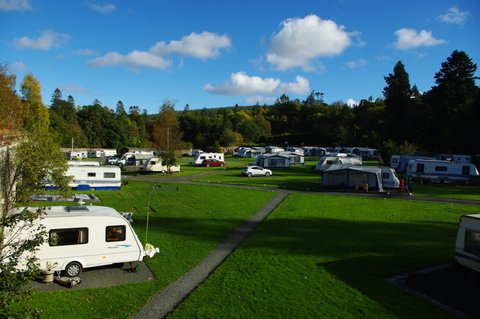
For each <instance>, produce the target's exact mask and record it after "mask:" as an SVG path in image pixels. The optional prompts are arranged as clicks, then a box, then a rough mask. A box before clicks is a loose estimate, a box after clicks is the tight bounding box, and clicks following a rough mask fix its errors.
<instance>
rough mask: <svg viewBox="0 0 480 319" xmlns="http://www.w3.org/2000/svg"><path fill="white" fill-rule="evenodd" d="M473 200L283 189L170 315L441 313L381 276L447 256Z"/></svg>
mask: <svg viewBox="0 0 480 319" xmlns="http://www.w3.org/2000/svg"><path fill="white" fill-rule="evenodd" d="M476 212H478V208H477V207H470V206H462V205H453V204H441V203H423V202H413V201H401V200H383V199H376V198H375V199H373V198H354V197H348V196H341V197H339V196H333V195H305V194H292V195H290V196H289V197H288V198H287V199H286V200H285V201H284V202H283V203H282V204H281V205H280V206H279V207H278V208H277V209H276V210H275V211H274V212H273V213H272V214H271V215H270V216H269V218H268V219H267V220H266V221H265V222H264V223H263V224H262V225H261V226H260V227H259V229H258V230H257V231H256V233H255V234H254V235H253V236H252V237H250V238H249V239H248V240H247V241H245V242H244V243H243V244H242V245H241V247H240V248H239V249H238V250H237V251H236V252H235V253H234V254H233V255H232V256H231V257H229V258H228V259H227V261H226V262H225V263H224V264H223V265H222V266H221V267H220V268H219V269H218V270H217V271H216V272H215V273H214V274H213V275H212V276H211V277H210V278H209V279H208V280H207V281H206V282H205V283H204V284H202V285H201V286H200V287H199V288H198V289H197V290H196V291H195V292H194V293H193V294H192V295H191V296H190V297H189V298H188V299H187V300H185V301H184V302H183V303H182V304H181V305H180V307H179V308H177V310H175V312H174V313H173V314H172V316H171V317H172V318H286V317H288V318H449V317H451V316H450V315H449V314H448V313H446V312H444V311H442V310H439V308H436V307H434V306H432V305H430V304H428V303H426V302H424V301H422V300H420V299H417V298H415V297H413V296H411V295H409V294H408V293H406V292H404V291H403V290H401V289H399V288H397V287H394V286H392V285H391V284H389V283H387V282H386V281H385V280H384V278H385V277H388V276H392V275H395V274H398V273H403V272H407V271H411V270H417V269H420V268H423V267H428V266H433V265H437V264H441V263H446V262H451V261H452V260H453V251H454V241H455V235H456V228H457V224H458V220H459V216H460V215H462V214H468V213H476Z"/></svg>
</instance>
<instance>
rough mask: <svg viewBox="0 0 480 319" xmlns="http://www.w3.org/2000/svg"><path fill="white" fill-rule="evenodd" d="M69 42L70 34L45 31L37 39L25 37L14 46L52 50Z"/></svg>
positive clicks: (15, 42)
mask: <svg viewBox="0 0 480 319" xmlns="http://www.w3.org/2000/svg"><path fill="white" fill-rule="evenodd" d="M68 40H70V36H69V35H68V34H64V33H57V32H55V31H52V30H45V31H43V32H42V34H41V35H40V36H39V37H38V38H36V39H34V38H30V37H26V36H25V37H21V38H20V39H15V40H14V44H15V45H16V46H17V47H19V48H23V49H36V50H50V49H52V48H56V47H60V46H62V45H63V44H65V43H66V42H68Z"/></svg>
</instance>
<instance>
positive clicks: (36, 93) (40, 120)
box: [20, 73, 50, 131]
mask: <svg viewBox="0 0 480 319" xmlns="http://www.w3.org/2000/svg"><path fill="white" fill-rule="evenodd" d="M20 91H21V92H22V98H23V102H24V103H25V105H26V108H27V117H26V121H25V127H26V129H27V130H28V131H33V130H42V131H47V130H48V128H49V125H50V120H49V116H48V109H47V107H46V106H45V105H44V104H43V101H42V94H41V87H40V82H38V80H37V79H36V78H35V77H34V76H33V74H31V73H28V74H27V75H25V77H24V78H23V81H22V83H21V85H20Z"/></svg>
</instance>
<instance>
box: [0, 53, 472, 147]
mask: <svg viewBox="0 0 480 319" xmlns="http://www.w3.org/2000/svg"><path fill="white" fill-rule="evenodd" d="M6 69H7V68H6V67H3V68H2V69H1V71H2V72H0V73H1V76H2V79H1V80H2V88H1V90H2V91H1V92H0V121H2V123H1V125H2V127H3V130H4V131H5V128H6V129H8V127H11V126H12V120H11V119H10V122H9V118H8V114H9V113H8V112H11V108H12V106H11V104H8V105H7V104H5V103H10V102H8V101H9V99H12V98H14V97H12V96H11V95H16V92H14V91H12V83H11V82H12V81H14V76H12V75H7V74H6ZM476 69H477V65H476V64H474V63H473V62H472V60H471V59H470V58H469V57H468V55H467V54H466V53H465V52H462V51H453V53H452V54H451V55H450V56H449V57H448V58H447V59H446V61H445V62H443V63H442V64H441V68H440V70H439V71H438V72H437V73H435V74H434V75H433V76H434V79H435V86H433V87H432V88H431V89H430V90H429V91H428V92H419V90H418V89H417V87H416V85H411V84H410V79H409V75H408V73H407V71H406V70H405V66H404V65H403V63H402V62H401V61H399V62H397V63H396V64H395V66H394V68H393V72H392V73H390V74H388V75H386V76H385V77H384V80H385V87H384V88H383V95H384V98H383V99H376V100H373V99H372V98H371V97H370V98H366V99H363V100H361V101H360V102H359V104H358V105H355V106H352V107H350V106H348V105H346V104H345V103H343V102H335V103H332V104H327V103H325V102H324V101H323V94H322V93H319V92H316V91H312V92H311V94H310V95H309V96H307V97H306V99H305V100H304V101H300V100H298V99H294V100H292V99H290V98H289V97H288V96H287V95H282V96H280V97H279V98H278V99H277V100H276V102H275V103H274V104H273V105H263V106H261V105H253V106H238V105H237V106H232V107H224V108H215V109H210V108H204V109H200V110H190V108H189V106H188V105H187V106H185V107H184V109H183V110H181V111H179V110H175V105H174V104H173V103H172V102H170V101H165V102H164V104H163V105H162V106H160V107H159V112H158V114H147V112H146V111H145V110H140V109H139V107H138V106H129V107H126V106H125V105H123V103H122V101H118V103H117V105H116V106H115V108H110V107H108V106H104V105H102V103H101V102H100V101H98V100H96V101H94V102H93V103H92V104H91V105H84V106H76V105H75V101H74V98H73V97H72V96H68V97H67V98H66V99H64V98H63V96H62V92H61V91H60V90H59V89H56V90H55V91H54V92H53V94H52V99H51V104H50V105H49V106H44V108H46V109H47V110H48V111H47V112H45V111H44V110H42V107H41V106H39V105H38V104H41V102H39V101H38V97H37V98H35V94H39V93H38V92H37V93H36V90H39V85H40V84H39V83H38V81H37V80H36V79H35V78H34V77H33V76H32V75H31V74H30V75H27V76H26V77H25V79H24V80H23V82H22V85H21V96H18V99H19V100H20V101H21V103H20V104H18V106H17V108H20V109H21V110H22V112H19V114H21V115H20V118H18V119H16V120H15V121H16V122H15V123H16V124H14V125H17V126H24V127H28V125H35V124H34V122H35V121H38V120H41V119H42V118H45V117H46V119H43V120H48V121H49V127H50V131H51V132H52V133H53V134H54V135H55V136H56V140H57V141H58V143H59V144H60V146H62V147H70V146H71V144H72V139H73V141H74V144H75V147H95V148H101V147H103V148H115V149H118V150H121V149H122V148H124V147H134V146H135V147H154V148H157V149H159V150H176V149H187V148H204V147H208V146H213V147H220V146H224V147H227V146H236V145H268V144H270V145H279V146H283V145H285V144H288V145H291V146H365V147H367V146H368V147H372V148H377V149H379V150H380V151H383V152H384V153H389V154H391V153H393V152H404V153H413V152H421V153H464V154H477V153H480V123H479V120H480V94H479V93H480V90H479V87H478V86H477V85H476V82H475V81H476V80H478V77H476V76H475V72H476ZM37 85H38V88H37V87H36V86H37ZM13 87H14V85H13ZM7 95H8V96H7ZM2 96H3V97H2ZM40 101H41V98H40ZM2 113H3V114H2ZM45 113H47V114H45ZM38 117H39V118H40V119H38Z"/></svg>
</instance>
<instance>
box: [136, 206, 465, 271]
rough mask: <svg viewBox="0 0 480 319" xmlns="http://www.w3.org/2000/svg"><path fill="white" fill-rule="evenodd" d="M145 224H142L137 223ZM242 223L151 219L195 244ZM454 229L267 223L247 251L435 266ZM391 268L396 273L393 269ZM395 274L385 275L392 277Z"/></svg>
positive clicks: (153, 226) (449, 249)
mask: <svg viewBox="0 0 480 319" xmlns="http://www.w3.org/2000/svg"><path fill="white" fill-rule="evenodd" d="M139 222H142V221H139ZM244 222H245V221H244V220H243V219H236V218H230V219H228V220H227V219H222V218H192V217H158V216H152V215H150V226H149V227H150V230H151V231H152V232H159V233H166V234H169V235H172V236H175V237H179V236H180V237H183V238H185V239H188V240H196V241H207V242H208V241H218V238H219V236H225V234H226V233H228V232H229V231H231V230H232V229H233V228H235V227H236V226H240V225H242V223H244ZM455 235H456V225H452V224H451V223H447V222H439V221H428V222H421V221H418V222H409V223H406V222H401V223H395V222H378V221H370V222H366V221H346V220H337V219H330V218H321V217H319V218H305V219H284V218H272V219H267V220H265V221H264V222H263V223H262V225H261V226H260V228H259V229H257V232H256V233H255V236H254V237H253V238H252V240H251V241H249V242H248V244H247V245H245V246H244V247H243V249H251V248H255V249H257V248H261V249H271V250H274V251H275V252H276V253H279V254H289V255H291V254H293V255H310V256H334V257H335V258H339V259H342V258H344V257H350V256H352V255H357V254H362V255H365V254H373V255H375V254H382V255H388V256H392V257H395V256H399V257H404V258H407V259H412V258H415V263H414V264H413V265H412V260H406V261H404V262H395V263H393V265H397V266H396V267H394V269H393V271H394V272H395V271H396V270H395V269H399V270H405V267H407V268H408V266H409V265H410V266H413V267H416V265H425V263H428V262H429V261H430V262H432V259H433V262H434V263H435V262H437V261H438V260H441V259H442V258H443V259H444V258H445V256H448V254H450V253H452V254H453V248H454V247H453V246H454V240H455ZM388 269H389V270H390V271H392V268H391V265H389V267H388ZM389 274H391V272H390V273H389V272H385V273H384V274H382V276H384V275H389Z"/></svg>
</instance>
